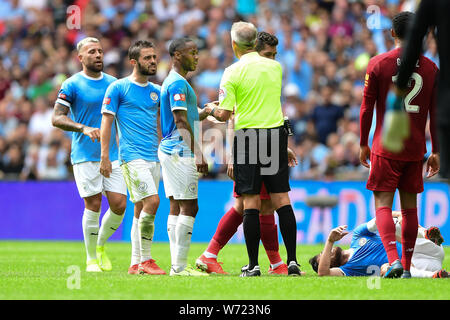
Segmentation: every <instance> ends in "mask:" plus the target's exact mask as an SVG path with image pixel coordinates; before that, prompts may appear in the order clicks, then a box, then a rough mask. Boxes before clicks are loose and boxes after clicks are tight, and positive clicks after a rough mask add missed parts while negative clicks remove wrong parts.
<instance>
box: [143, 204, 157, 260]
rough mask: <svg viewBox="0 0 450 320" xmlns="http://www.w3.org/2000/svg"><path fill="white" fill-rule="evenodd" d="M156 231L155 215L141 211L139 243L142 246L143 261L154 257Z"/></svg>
mask: <svg viewBox="0 0 450 320" xmlns="http://www.w3.org/2000/svg"><path fill="white" fill-rule="evenodd" d="M154 231H155V215H154V214H148V213H146V212H144V211H141V214H140V215H139V241H140V242H139V244H140V247H141V262H144V261H147V260H150V259H151V258H152V253H151V249H152V242H153V233H154Z"/></svg>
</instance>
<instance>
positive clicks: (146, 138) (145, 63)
mask: <svg viewBox="0 0 450 320" xmlns="http://www.w3.org/2000/svg"><path fill="white" fill-rule="evenodd" d="M128 58H129V59H130V63H131V64H132V65H133V72H132V74H131V75H130V76H128V77H126V78H123V79H120V80H117V81H116V82H114V83H112V84H111V85H110V86H109V87H108V89H107V90H106V93H105V99H104V101H103V108H102V113H103V117H102V124H101V151H102V152H101V163H100V172H101V173H102V175H104V176H105V177H108V176H109V175H110V174H111V171H112V167H111V161H110V158H109V153H108V149H109V141H110V135H111V131H112V127H113V123H114V119H115V120H116V124H117V130H118V133H119V160H120V165H121V168H122V172H123V176H124V178H125V182H126V184H127V187H128V191H129V193H130V200H131V201H132V202H133V203H134V204H135V221H136V219H137V221H138V222H137V229H138V230H137V231H138V232H132V239H131V240H132V261H131V265H130V269H129V270H128V273H130V274H137V273H141V274H151V275H162V274H165V272H164V270H162V269H161V268H160V267H159V266H158V265H157V264H156V261H155V260H154V259H152V255H151V246H152V242H153V234H154V230H155V224H154V221H155V215H156V211H157V209H158V206H159V196H158V186H159V175H160V164H159V160H158V131H157V118H158V110H159V102H160V86H159V85H156V84H154V83H152V82H149V81H148V76H151V75H155V74H156V52H155V48H154V46H153V44H152V43H151V42H149V41H145V40H139V41H136V42H135V43H134V44H133V45H132V46H131V47H130V48H129V50H128ZM134 227H135V228H136V224H134ZM136 237H137V239H136ZM136 251H139V252H140V254H138V255H136V254H135V253H136ZM138 259H139V261H138Z"/></svg>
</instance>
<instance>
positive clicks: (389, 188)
mask: <svg viewBox="0 0 450 320" xmlns="http://www.w3.org/2000/svg"><path fill="white" fill-rule="evenodd" d="M422 171H423V162H422V161H421V160H420V161H402V160H392V159H388V158H384V157H380V156H377V155H375V154H371V156H370V174H369V179H368V180H367V186H366V187H367V189H369V190H372V191H385V192H395V190H396V189H399V190H402V191H405V192H409V193H421V192H423V176H422Z"/></svg>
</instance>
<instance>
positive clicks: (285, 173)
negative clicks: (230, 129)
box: [233, 126, 291, 195]
mask: <svg viewBox="0 0 450 320" xmlns="http://www.w3.org/2000/svg"><path fill="white" fill-rule="evenodd" d="M287 146H288V134H287V132H286V129H285V128H284V126H281V127H277V128H272V129H240V130H237V131H236V132H235V137H234V143H233V161H234V162H233V170H234V180H235V182H236V184H235V192H236V193H237V194H239V195H242V194H259V193H260V192H261V185H262V183H263V182H264V185H265V186H266V189H267V192H268V193H283V192H288V191H290V190H291V188H290V186H289V162H288V153H287Z"/></svg>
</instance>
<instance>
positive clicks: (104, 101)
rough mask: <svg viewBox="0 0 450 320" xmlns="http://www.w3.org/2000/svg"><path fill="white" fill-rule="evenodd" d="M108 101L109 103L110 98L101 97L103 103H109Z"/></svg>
mask: <svg viewBox="0 0 450 320" xmlns="http://www.w3.org/2000/svg"><path fill="white" fill-rule="evenodd" d="M110 103H111V98H105V99H103V104H110Z"/></svg>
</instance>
